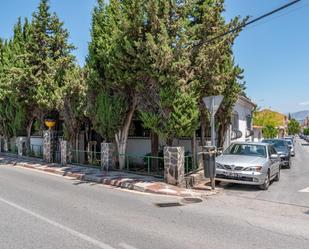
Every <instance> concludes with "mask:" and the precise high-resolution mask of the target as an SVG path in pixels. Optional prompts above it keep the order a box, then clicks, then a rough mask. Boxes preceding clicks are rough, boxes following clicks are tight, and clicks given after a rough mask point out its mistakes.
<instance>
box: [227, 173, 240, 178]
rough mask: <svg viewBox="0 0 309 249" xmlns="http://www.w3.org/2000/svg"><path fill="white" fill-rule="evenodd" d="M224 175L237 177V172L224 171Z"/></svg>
mask: <svg viewBox="0 0 309 249" xmlns="http://www.w3.org/2000/svg"><path fill="white" fill-rule="evenodd" d="M225 175H226V176H230V177H238V174H237V173H234V172H225Z"/></svg>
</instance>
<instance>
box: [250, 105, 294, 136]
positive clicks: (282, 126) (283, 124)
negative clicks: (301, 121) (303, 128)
mask: <svg viewBox="0 0 309 249" xmlns="http://www.w3.org/2000/svg"><path fill="white" fill-rule="evenodd" d="M255 117H256V118H255V119H256V120H257V123H255V124H254V125H255V126H261V127H263V126H264V125H265V124H267V123H269V122H271V123H273V124H274V126H275V127H276V128H277V129H278V132H279V134H278V137H279V138H280V137H284V136H286V135H287V131H288V124H289V119H288V116H286V115H285V114H282V113H280V112H276V111H273V110H270V109H264V110H261V111H259V112H257V113H256V114H255Z"/></svg>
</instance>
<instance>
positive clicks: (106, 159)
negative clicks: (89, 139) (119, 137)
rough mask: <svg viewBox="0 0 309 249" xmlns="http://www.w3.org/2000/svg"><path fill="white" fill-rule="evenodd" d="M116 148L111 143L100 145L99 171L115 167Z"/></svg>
mask: <svg viewBox="0 0 309 249" xmlns="http://www.w3.org/2000/svg"><path fill="white" fill-rule="evenodd" d="M115 151H116V146H115V144H113V143H101V169H102V170H104V169H106V170H107V171H108V170H109V168H113V167H114V166H115V158H114V157H115Z"/></svg>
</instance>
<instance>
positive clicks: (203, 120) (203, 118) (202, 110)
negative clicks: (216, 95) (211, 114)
mask: <svg viewBox="0 0 309 249" xmlns="http://www.w3.org/2000/svg"><path fill="white" fill-rule="evenodd" d="M200 116H201V146H205V145H206V138H205V130H206V113H205V108H200Z"/></svg>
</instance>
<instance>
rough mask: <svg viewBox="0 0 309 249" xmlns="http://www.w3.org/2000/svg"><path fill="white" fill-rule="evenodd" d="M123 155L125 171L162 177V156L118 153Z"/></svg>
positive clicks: (120, 155)
mask: <svg viewBox="0 0 309 249" xmlns="http://www.w3.org/2000/svg"><path fill="white" fill-rule="evenodd" d="M118 156H119V157H124V160H125V170H126V171H127V172H132V173H137V174H145V175H151V176H157V177H162V176H163V174H164V158H163V157H161V156H151V155H149V154H147V155H138V154H128V153H127V154H119V155H118Z"/></svg>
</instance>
